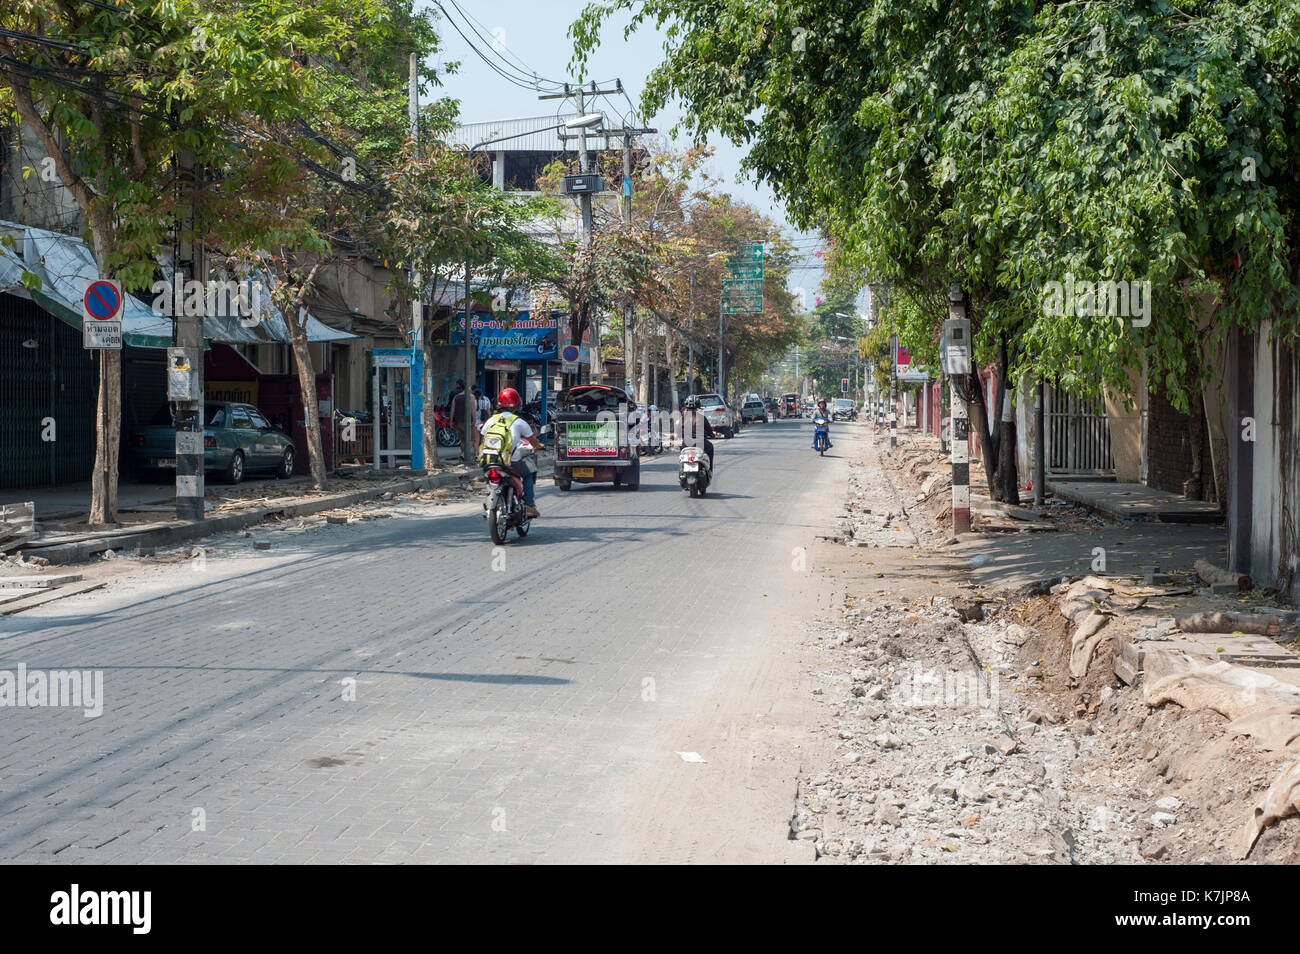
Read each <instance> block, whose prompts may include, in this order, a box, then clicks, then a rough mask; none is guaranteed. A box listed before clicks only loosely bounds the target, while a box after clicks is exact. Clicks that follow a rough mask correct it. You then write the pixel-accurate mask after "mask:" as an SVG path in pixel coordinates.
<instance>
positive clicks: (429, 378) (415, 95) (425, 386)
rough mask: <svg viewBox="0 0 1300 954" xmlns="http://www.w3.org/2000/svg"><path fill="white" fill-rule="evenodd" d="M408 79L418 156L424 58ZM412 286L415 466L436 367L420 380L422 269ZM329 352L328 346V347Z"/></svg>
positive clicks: (413, 63)
mask: <svg viewBox="0 0 1300 954" xmlns="http://www.w3.org/2000/svg"><path fill="white" fill-rule="evenodd" d="M408 66H409V68H408V80H407V96H406V98H407V106H406V108H407V118H408V120H409V121H410V125H411V130H410V134H411V144H412V146H413V147H414V149H415V155H416V157H417V158H418V157H419V155H420V83H419V75H420V57H419V54H417V53H412V54H411V59H410V63H409V64H408ZM411 286H412V287H413V288H415V295H414V296H413V297H412V299H411V469H412V470H415V469H418V468H422V467H424V466H425V461H424V421H423V419H422V418H423V410H424V401H423V399H422V398H423V396H424V395H432V393H433V369H432V368H423V372H422V374H421V375H420V376H419V379H417V377H416V373H415V369H416V368H417V367H423V364H424V361H423V355H424V301H423V296H424V279H423V276H421V275H420V273H419V271H416V270H412V272H411ZM326 352H327V353H328V348H327V349H326ZM433 465H434V466H435V467H436V466H437V465H438V445H437V444H436V443H435V444H434V445H433Z"/></svg>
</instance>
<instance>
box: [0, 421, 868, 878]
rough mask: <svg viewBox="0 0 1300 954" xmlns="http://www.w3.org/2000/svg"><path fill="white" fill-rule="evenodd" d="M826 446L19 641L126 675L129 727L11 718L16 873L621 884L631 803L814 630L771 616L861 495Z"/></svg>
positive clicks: (5, 808) (583, 494) (254, 558)
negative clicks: (544, 872) (79, 866)
mask: <svg viewBox="0 0 1300 954" xmlns="http://www.w3.org/2000/svg"><path fill="white" fill-rule="evenodd" d="M809 433H810V431H809V426H808V424H807V422H780V423H775V424H769V425H760V426H751V427H749V428H747V429H746V430H745V431H744V432H743V433H742V434H741V435H740V436H739V437H737V438H736V439H734V440H731V441H718V442H717V458H718V466H719V473H718V478H717V481H716V484H715V485H714V487H713V488H712V491H713V492H711V493H710V494H709V496H708V497H707V498H705V499H703V500H691V499H689V498H688V497H687V496H686V495H685V494H684V493H683V492H682V491H681V490H680V489H679V488H678V487H677V483H676V459H675V456H674V455H671V454H668V455H664V456H661V457H659V458H657V459H653V460H648V461H647V462H646V464H645V466H644V469H643V472H642V483H641V489H640V490H639V491H637V492H631V491H627V490H622V489H619V490H615V489H613V488H610V487H607V486H604V485H597V486H592V487H578V488H575V489H574V490H573V491H571V492H569V493H560V492H559V491H558V490H556V489H555V488H554V486H553V484H552V482H551V481H550V480H543V481H540V482H539V501H538V502H539V506H540V507H541V509H542V512H543V518H542V519H541V520H539V521H536V522H535V523H534V529H533V532H532V534H531V535H530V536H529V538H528V539H527V540H526V541H522V542H515V540H514V538H513V536H512V539H511V543H510V544H509V545H508V546H506V547H502V548H493V546H492V544H491V541H490V540H489V537H488V532H487V526H486V524H485V522H484V521H483V519H482V517H481V515H480V507H479V504H478V503H477V501H475V502H473V503H461V504H454V505H451V506H444V507H434V506H433V505H432V504H419V505H412V506H410V507H406V508H399V509H398V512H397V513H396V514H395V516H394V518H393V519H387V520H376V521H374V522H367V523H363V524H353V525H349V526H329V527H322V528H320V529H319V530H316V531H313V532H312V533H310V534H306V533H304V534H299V535H298V536H297V537H290V535H288V534H278V535H277V534H271V537H272V538H273V540H274V546H273V548H272V549H271V550H270V551H255V550H253V549H252V548H251V546H250V541H248V540H247V539H244V538H240V537H232V538H230V539H228V540H226V541H224V542H218V543H216V544H214V545H213V547H212V549H211V551H210V553H209V554H208V555H207V556H206V557H205V560H204V561H203V562H202V565H187V564H184V563H181V564H175V565H171V566H168V567H164V568H160V569H158V570H156V571H154V572H152V573H151V574H145V575H143V576H141V577H140V578H138V579H133V580H129V581H126V582H123V583H115V584H113V585H112V586H110V588H109V589H108V590H105V591H100V592H99V593H92V594H87V595H86V596H84V597H76V598H73V599H70V600H68V601H66V602H60V603H55V604H52V605H51V606H50V607H48V608H46V609H44V610H38V611H35V612H33V613H29V614H24V615H23V616H20V617H15V618H13V619H9V620H5V621H4V622H3V623H2V624H0V671H4V670H9V671H16V670H17V667H18V666H19V664H24V665H25V666H26V667H27V669H28V670H29V671H33V670H40V671H50V670H84V671H98V672H102V674H103V687H104V688H103V696H104V699H103V713H102V715H100V716H99V717H97V718H86V717H85V716H84V715H83V713H82V711H81V710H80V709H72V708H54V707H31V706H29V707H25V708H17V707H9V708H0V860H9V861H16V860H22V861H32V862H50V861H55V862H65V861H66V862H91V863H94V862H114V863H116V862H142V861H147V862H175V861H198V862H202V861H221V862H255V863H256V862H310V861H321V862H387V861H420V862H433V861H449V862H476V861H477V862H524V863H528V862H576V861H600V860H609V859H612V858H616V857H619V856H620V854H621V853H622V852H624V851H625V850H626V849H627V845H626V844H625V843H624V840H625V838H624V831H625V829H626V824H625V823H626V820H627V819H626V818H624V817H622V816H623V815H624V814H625V813H627V812H630V811H638V812H645V811H646V810H647V807H646V806H645V804H637V802H636V799H635V798H634V797H629V795H628V794H627V791H626V785H627V780H628V779H630V778H634V777H637V773H644V772H645V770H646V768H647V766H650V767H651V768H653V766H654V765H657V764H661V762H660V761H658V760H662V759H664V758H668V759H671V760H674V761H677V760H679V756H677V755H676V754H675V752H674V751H673V750H674V749H675V746H674V744H673V741H672V739H670V738H666V737H665V732H666V731H669V730H670V727H671V726H673V725H675V724H678V723H679V722H680V720H681V719H682V718H683V717H684V716H685V715H686V714H687V713H688V712H691V711H695V712H699V711H701V706H703V707H704V711H706V712H707V708H708V705H709V702H710V693H711V692H718V691H722V690H721V689H719V687H725V685H726V684H727V683H726V679H725V678H724V677H725V674H726V673H727V672H728V670H729V669H730V668H732V667H734V666H735V665H737V664H738V662H739V661H741V660H743V659H744V658H745V656H746V654H747V653H752V652H754V651H755V640H756V639H758V638H759V635H760V634H763V633H767V634H768V635H771V634H772V633H773V632H776V631H778V630H779V629H780V627H784V626H789V625H790V624H791V623H792V621H791V620H788V619H784V618H782V617H781V613H782V612H785V611H784V610H771V609H769V608H770V607H775V606H777V605H778V604H780V605H781V606H785V605H787V604H786V602H785V598H786V597H788V596H789V594H790V592H792V591H793V589H795V588H797V587H798V586H799V585H801V583H800V579H799V577H800V573H799V572H797V570H798V569H801V568H797V567H796V566H795V564H796V563H797V554H795V553H794V548H796V547H798V546H801V545H805V544H807V543H809V542H810V541H811V539H812V537H813V535H814V534H815V533H816V532H817V531H818V530H819V529H820V525H819V523H818V521H819V520H822V519H823V516H822V515H823V514H824V511H825V508H826V506H827V501H833V502H838V499H839V493H840V488H842V487H843V475H844V461H843V460H842V459H836V458H829V457H828V458H826V459H821V458H818V457H817V456H816V455H814V454H813V453H812V452H811V451H810V450H808V441H809V439H810V438H809ZM837 450H839V448H837ZM831 506H834V503H832V504H831ZM262 535H265V534H262ZM803 576H804V577H805V578H806V574H803ZM0 678H2V677H0ZM352 696H354V697H355V698H351V697H352ZM683 744H685V743H683ZM723 797H725V793H724V795H723ZM649 810H650V811H653V806H651V807H650V809H649ZM775 821H779V819H774V822H775Z"/></svg>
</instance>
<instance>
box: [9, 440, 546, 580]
mask: <svg viewBox="0 0 1300 954" xmlns="http://www.w3.org/2000/svg"><path fill="white" fill-rule="evenodd" d="M553 473H554V470H553V469H552V468H551V467H550V465H543V466H542V467H539V468H538V470H537V476H538V477H539V478H540V477H550V476H552V475H553ZM478 476H479V473H478V471H476V470H465V471H456V472H453V473H439V474H430V475H428V476H425V477H411V478H407V479H405V480H395V481H391V482H388V483H383V484H378V485H376V486H374V487H367V488H366V489H364V490H353V491H349V492H347V493H342V494H330V495H329V496H326V497H308V498H304V499H303V500H301V501H298V502H295V501H294V500H293V498H285V501H284V503H276V504H272V505H270V506H267V507H257V508H254V509H252V510H245V511H241V512H240V513H232V514H227V515H225V516H221V517H207V518H204V519H203V520H192V521H176V522H175V523H172V524H169V525H168V526H165V527H155V528H154V529H151V530H142V531H141V532H140V533H125V534H119V535H118V536H114V537H101V538H98V539H95V540H82V541H79V542H77V543H65V544H59V543H52V544H50V545H48V546H41V545H40V544H39V543H34V544H28V545H27V546H25V547H23V548H22V549H23V551H24V552H27V553H32V554H33V555H35V556H41V557H45V558H46V559H47V560H49V561H50V563H51V564H57V565H60V566H63V565H67V564H70V563H81V562H84V561H86V560H89V559H91V558H92V557H93V556H95V555H96V554H99V553H103V552H104V551H105V550H129V549H132V548H134V547H146V548H147V547H160V546H170V545H173V544H177V543H184V542H186V541H189V540H198V539H201V538H203V537H206V536H210V535H212V534H216V533H228V532H230V531H232V530H243V529H245V528H247V527H251V526H255V525H257V524H259V523H262V522H263V521H264V520H266V519H267V518H268V517H271V516H283V517H306V516H310V515H311V514H315V513H321V512H322V511H325V510H335V509H337V508H339V507H350V506H352V505H354V504H358V503H361V502H363V501H366V500H375V499H377V498H379V497H382V496H383V495H384V494H386V493H387V494H392V495H394V496H397V495H398V494H406V493H411V492H412V491H425V490H436V489H438V488H439V487H451V486H454V485H456V484H460V483H464V482H468V481H471V480H474V479H476V478H477V477H478Z"/></svg>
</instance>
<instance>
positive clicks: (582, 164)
mask: <svg viewBox="0 0 1300 954" xmlns="http://www.w3.org/2000/svg"><path fill="white" fill-rule="evenodd" d="M622 94H623V81H622V80H617V79H616V80H615V81H614V88H613V89H599V88H597V86H596V83H595V81H594V80H593V81H592V82H591V85H590V88H589V89H584V88H583V87H582V86H578V87H576V88H575V89H571V88H570V86H569V84H568V83H565V84H564V92H563V93H547V94H544V95H542V96H538V97H537V98H538V99H568V98H569V97H571V96H576V97H577V100H578V116H579V117H580V118H585V117H586V115H587V97H588V96H621V95H622ZM588 128H589V127H588V125H587V124H586V123H579V124H577V130H578V169H579V171H581V172H583V173H587V172H590V171H591V161H590V158H589V157H588V155H587V130H588ZM624 168H625V169H626V164H625V166H624ZM578 208H579V210H580V212H581V215H582V229H581V234H580V235H579V244H580V245H581V247H582V250H583V251H584V252H585V251H586V250H587V248H588V246H590V245H591V234H592V231H593V229H594V224H593V221H592V212H591V193H589V192H583V193H581V194H580V195H579V196H578ZM629 210H630V206H629ZM589 322H590V326H591V379H592V383H593V384H600V383H602V381H601V379H602V378H603V377H604V363H603V362H602V361H601V356H600V316H599V315H597V314H595V313H592V314H591V316H590V318H589Z"/></svg>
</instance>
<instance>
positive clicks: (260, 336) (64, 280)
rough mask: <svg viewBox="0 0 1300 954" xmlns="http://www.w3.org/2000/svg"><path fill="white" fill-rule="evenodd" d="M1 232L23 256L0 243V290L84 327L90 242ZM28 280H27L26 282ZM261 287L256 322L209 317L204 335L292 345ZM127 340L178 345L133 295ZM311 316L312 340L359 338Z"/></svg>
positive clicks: (32, 231) (33, 231)
mask: <svg viewBox="0 0 1300 954" xmlns="http://www.w3.org/2000/svg"><path fill="white" fill-rule="evenodd" d="M0 234H5V235H8V236H10V237H11V238H13V239H14V245H15V246H18V245H19V242H18V237H19V236H21V249H22V253H21V255H20V254H18V252H17V251H15V250H14V249H10V248H8V247H6V246H4V245H0V292H10V293H11V294H15V295H19V296H21V297H24V298H29V299H31V300H32V301H34V302H36V303H37V304H38V305H40V306H41V307H42V308H44V309H45V310H46V311H48V312H50V313H51V314H53V315H55V316H57V317H58V318H60V319H61V320H63V321H65V322H66V323H68V324H69V325H71V326H72V327H74V328H78V329H80V328H81V299H82V296H83V295H84V293H85V288H86V283H87V282H88V281H91V280H93V279H95V278H98V277H99V268H98V267H97V265H96V264H95V258H94V256H93V255H92V254H91V251H90V249H89V248H88V247H87V245H86V243H85V242H83V241H82V240H81V239H79V238H76V237H75V236H72V235H63V234H61V233H59V232H49V231H46V230H45V229H37V228H32V227H30V226H26V225H21V224H18V223H14V222H4V221H0ZM24 277H26V279H27V281H26V282H25V281H24ZM253 281H254V282H255V283H257V284H258V285H259V286H260V288H261V289H262V291H263V293H262V294H261V295H260V296H259V300H260V301H261V312H260V314H258V315H256V316H255V317H254V319H253V320H241V319H240V318H238V317H233V316H216V317H214V316H206V317H204V319H203V337H204V338H205V339H206V340H208V341H217V342H221V343H223V344H288V343H289V342H291V341H292V340H293V339H292V338H291V336H290V334H289V328H288V325H287V324H286V323H285V320H284V316H283V315H281V314H280V313H279V311H277V310H276V309H275V308H274V307H273V306H272V305H271V304H270V301H271V294H270V288H269V287H268V286H267V284H266V280H265V278H264V277H263V276H261V275H260V274H258V275H256V276H255V277H254V279H253ZM123 299H124V300H123V305H122V338H123V340H124V341H125V342H126V343H127V344H129V345H131V346H133V347H137V348H169V347H171V345H172V344H173V339H172V319H171V318H170V317H169V316H167V315H165V314H160V313H158V312H157V311H155V310H154V309H153V308H152V307H151V306H149V305H147V304H145V302H143V301H141V300H140V299H139V298H137V297H135V296H134V295H129V294H128V295H124V296H123ZM299 317H300V318H303V317H305V318H306V323H307V340H308V341H341V340H343V339H347V338H356V337H358V336H357V335H354V334H352V333H351V332H347V331H339V330H337V329H335V328H331V327H329V326H328V325H326V324H324V323H323V322H320V321H318V320H317V319H316V318H314V317H312V316H311V315H310V314H307V312H306V311H305V310H300V311H299Z"/></svg>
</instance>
